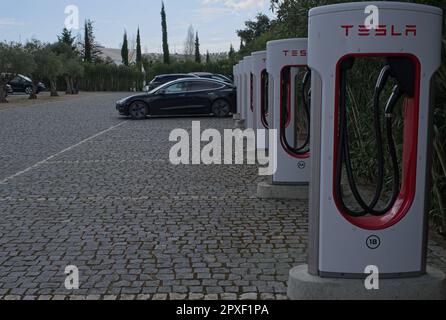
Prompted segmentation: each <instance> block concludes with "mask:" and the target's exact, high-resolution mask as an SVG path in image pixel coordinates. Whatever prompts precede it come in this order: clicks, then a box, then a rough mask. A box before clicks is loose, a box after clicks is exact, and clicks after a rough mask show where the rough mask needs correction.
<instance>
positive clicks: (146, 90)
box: [142, 86, 150, 92]
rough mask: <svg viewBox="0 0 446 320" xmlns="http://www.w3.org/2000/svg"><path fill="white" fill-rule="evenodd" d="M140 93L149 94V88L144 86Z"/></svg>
mask: <svg viewBox="0 0 446 320" xmlns="http://www.w3.org/2000/svg"><path fill="white" fill-rule="evenodd" d="M142 91H144V92H149V91H150V90H149V86H144V88H142Z"/></svg>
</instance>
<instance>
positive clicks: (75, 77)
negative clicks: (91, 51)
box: [63, 58, 84, 94]
mask: <svg viewBox="0 0 446 320" xmlns="http://www.w3.org/2000/svg"><path fill="white" fill-rule="evenodd" d="M83 74H84V67H83V65H82V64H81V62H80V61H79V60H78V59H75V58H71V59H67V60H65V62H64V66H63V76H64V79H65V82H66V84H67V90H66V94H77V93H78V92H79V86H78V82H79V79H80V78H81V77H82V76H83Z"/></svg>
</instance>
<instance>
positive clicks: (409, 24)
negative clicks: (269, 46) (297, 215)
mask: <svg viewBox="0 0 446 320" xmlns="http://www.w3.org/2000/svg"><path fill="white" fill-rule="evenodd" d="M370 5H374V6H376V7H377V8H378V9H379V17H380V25H379V27H378V28H377V29H370V30H369V29H367V28H366V27H364V26H363V25H364V21H365V19H366V18H367V14H365V13H364V12H365V11H366V10H365V9H366V6H370ZM309 16H310V18H309V47H308V52H309V59H308V65H309V67H310V68H311V70H312V88H311V90H312V99H311V100H312V105H311V110H312V114H311V119H312V123H311V127H312V131H311V152H312V159H313V161H312V176H311V190H310V210H309V260H308V265H306V266H300V267H297V268H295V269H293V270H292V271H291V272H290V278H289V287H288V295H289V297H290V298H292V299H372V300H373V299H443V300H444V299H446V283H445V275H444V274H443V273H442V272H440V271H438V270H435V269H433V268H428V267H427V239H428V237H427V235H428V234H427V226H428V223H427V220H428V211H429V205H428V203H429V201H428V199H429V194H430V192H431V190H430V188H429V183H428V181H429V178H428V177H429V175H430V166H429V164H430V158H431V154H432V152H431V149H430V146H431V142H432V126H431V124H432V122H431V121H432V105H431V101H430V97H431V89H432V78H433V75H434V73H435V72H436V70H437V69H438V68H439V66H440V60H441V35H442V11H441V10H440V9H439V8H436V7H431V6H425V5H418V4H412V3H397V2H381V1H380V2H367V3H364V2H362V3H361V2H358V3H348V4H339V5H331V6H324V7H319V8H314V9H312V10H311V11H310V14H309ZM353 58H354V59H355V60H354V64H353V65H352V64H350V62H351V61H352V60H351V59H353ZM362 59H366V60H364V61H363V60H362ZM367 59H371V60H370V61H373V64H371V65H370V66H376V64H377V63H378V62H380V64H382V65H383V71H384V70H385V68H388V67H390V68H395V69H392V75H391V77H394V76H395V74H397V73H402V74H403V75H404V76H403V77H400V78H399V79H402V81H403V82H410V83H408V84H407V85H406V87H407V88H412V89H409V90H408V91H406V92H411V93H410V94H407V93H406V95H405V96H403V97H404V100H403V101H404V103H403V105H402V108H404V112H402V114H403V117H404V129H403V130H404V132H403V146H404V147H403V151H402V166H401V169H402V174H401V177H400V178H401V179H400V180H401V181H400V185H399V187H400V193H399V195H398V197H397V199H396V202H394V204H393V207H391V209H390V210H389V211H387V212H384V213H383V214H379V215H376V214H374V215H372V214H370V213H369V212H370V211H369V210H370V209H364V210H365V211H364V213H363V214H362V215H358V214H356V213H355V214H352V213H351V212H350V210H353V209H351V208H350V209H346V207H345V205H346V204H345V203H344V200H343V198H342V197H343V196H344V194H343V193H342V192H339V189H338V188H339V178H340V177H343V176H342V175H341V174H340V173H339V170H337V168H338V167H337V166H336V161H337V159H338V157H339V155H341V157H342V156H343V155H344V153H342V152H341V153H340V152H339V150H340V149H338V148H340V145H341V143H340V142H339V141H340V139H341V135H340V132H341V129H340V126H341V124H340V123H341V122H340V121H342V120H341V119H343V117H342V116H340V112H342V111H341V110H344V109H345V108H346V104H345V102H344V101H345V99H351V98H350V96H349V95H347V90H345V89H343V88H349V87H348V83H347V85H345V82H346V79H347V81H351V80H348V78H346V77H347V76H346V75H349V73H346V71H345V70H350V69H348V68H353V67H356V65H358V64H359V65H360V66H361V65H363V64H360V62H363V63H367V61H368V60H367ZM358 61H359V62H358ZM402 61H404V62H405V64H402V63H401V62H402ZM395 64H396V65H397V67H394V66H395ZM378 71H379V69H378ZM348 72H349V71H348ZM378 74H379V72H378ZM381 74H382V73H381ZM410 75H412V76H410ZM364 76H366V75H364ZM396 76H398V75H396ZM382 79H383V78H382V77H381V78H379V81H381V80H382ZM389 79H390V78H389ZM408 79H413V81H412V80H408ZM392 80H393V79H392ZM395 81H396V80H395ZM377 83H378V82H377ZM392 83H393V82H390V81H389V84H388V86H393V85H394V84H392ZM395 83H396V82H395ZM400 84H401V81H400ZM375 90H376V89H375ZM372 93H373V91H372ZM351 94H354V92H353V93H352V92H350V95H351ZM375 94H376V93H375ZM383 95H384V93H383ZM381 107H382V115H383V114H384V107H385V105H384V106H381ZM397 108H400V107H399V106H397ZM395 112H396V111H395ZM390 115H391V114H387V116H386V119H389V118H390V117H389V116H390ZM358 116H359V117H361V116H365V115H363V114H359V115H358ZM371 121H373V119H371ZM382 121H384V120H382ZM351 139H354V138H353V136H352V137H351ZM371 156H374V155H371ZM341 172H342V171H341ZM344 172H345V171H344ZM343 179H345V178H343ZM367 270H374V271H378V272H379V273H378V274H376V276H378V278H379V279H380V280H379V289H378V290H374V289H373V288H372V289H371V290H370V288H369V289H367V288H366V285H365V284H366V283H367V280H366V281H364V278H365V277H367V276H370V274H368V272H369V271H367Z"/></svg>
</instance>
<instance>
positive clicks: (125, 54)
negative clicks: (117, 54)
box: [121, 31, 129, 66]
mask: <svg viewBox="0 0 446 320" xmlns="http://www.w3.org/2000/svg"><path fill="white" fill-rule="evenodd" d="M121 58H122V64H123V65H125V66H128V65H129V43H128V41H127V31H125V32H124V40H123V42H122V48H121Z"/></svg>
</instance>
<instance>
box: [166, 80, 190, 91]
mask: <svg viewBox="0 0 446 320" xmlns="http://www.w3.org/2000/svg"><path fill="white" fill-rule="evenodd" d="M164 90H165V92H166V93H180V92H186V91H187V86H186V82H178V83H175V84H173V85H170V86H168V87H166V88H165V89H164Z"/></svg>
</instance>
